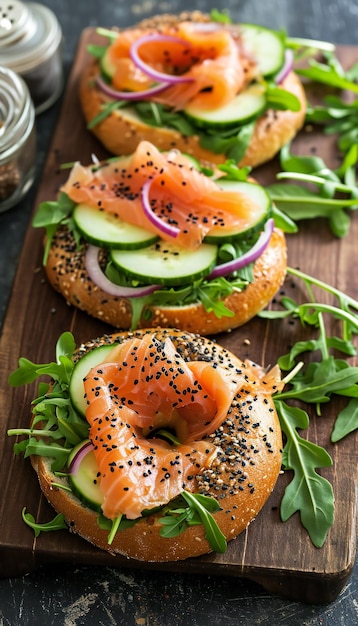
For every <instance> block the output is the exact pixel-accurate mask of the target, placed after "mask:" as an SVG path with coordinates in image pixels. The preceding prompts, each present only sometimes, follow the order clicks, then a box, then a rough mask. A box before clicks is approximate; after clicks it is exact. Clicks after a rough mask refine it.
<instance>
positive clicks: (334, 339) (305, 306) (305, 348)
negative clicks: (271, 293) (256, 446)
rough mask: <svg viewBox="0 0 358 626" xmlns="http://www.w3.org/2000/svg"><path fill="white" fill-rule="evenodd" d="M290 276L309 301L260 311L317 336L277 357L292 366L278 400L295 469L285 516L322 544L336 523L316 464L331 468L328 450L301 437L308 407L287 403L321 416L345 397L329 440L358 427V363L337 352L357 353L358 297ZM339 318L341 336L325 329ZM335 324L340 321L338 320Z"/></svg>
mask: <svg viewBox="0 0 358 626" xmlns="http://www.w3.org/2000/svg"><path fill="white" fill-rule="evenodd" d="M287 272H288V274H289V275H291V276H294V277H296V278H298V279H301V280H302V281H303V282H304V285H305V287H306V289H307V293H308V295H309V300H308V301H307V302H303V303H297V302H296V301H295V300H293V299H292V298H288V297H283V298H282V299H281V304H282V306H283V309H282V310H281V309H278V310H270V311H269V310H265V311H262V312H261V313H260V314H259V316H260V317H263V318H266V319H283V318H287V317H292V318H294V319H299V320H300V321H301V324H302V326H305V327H311V328H312V330H313V332H314V333H315V334H316V337H313V338H312V337H310V338H309V339H307V340H301V341H297V342H296V343H295V344H294V345H293V346H292V347H291V349H290V351H289V353H288V354H285V355H282V356H281V357H280V358H279V359H278V365H279V366H280V368H281V370H283V371H285V370H286V371H290V370H292V368H293V371H294V374H293V375H292V374H291V375H290V374H289V375H288V377H287V385H286V388H285V389H284V390H283V391H281V392H280V393H277V394H275V396H274V402H275V406H276V408H277V412H278V415H279V418H280V422H281V428H282V430H283V432H284V433H285V436H286V443H285V447H284V451H283V465H284V467H285V469H290V470H293V472H294V479H293V481H292V482H291V483H290V484H289V485H288V487H287V488H286V491H285V494H284V497H283V500H282V503H281V516H282V519H283V521H285V520H287V519H288V518H289V517H290V516H291V515H292V514H293V513H295V512H296V511H299V512H300V516H301V521H302V524H303V526H304V527H305V528H306V529H307V531H308V533H309V536H310V538H311V540H312V542H313V543H314V545H315V546H318V547H319V546H321V545H322V544H323V543H324V541H325V538H326V535H327V532H328V530H329V528H330V525H331V524H332V523H333V515H334V496H333V491H332V488H331V486H330V484H329V483H328V482H327V481H326V480H325V479H324V478H322V477H321V476H319V474H317V472H316V469H317V468H323V467H329V466H330V465H331V459H330V457H329V455H328V453H327V452H326V451H325V450H323V449H322V448H320V447H319V446H316V445H315V444H313V443H311V442H308V441H307V440H306V439H303V438H302V437H300V436H299V435H298V433H297V428H300V429H306V428H307V427H308V425H309V418H308V415H307V413H306V412H305V411H303V410H302V409H298V408H297V406H291V405H290V404H288V403H287V402H289V401H294V402H297V401H299V402H303V403H305V404H306V405H307V404H308V405H311V406H314V408H315V409H316V412H317V415H319V416H321V415H322V414H323V412H322V409H321V405H322V404H327V403H328V402H330V401H331V400H332V398H333V397H334V396H341V397H342V398H347V405H346V407H345V408H344V409H343V410H341V411H340V412H339V413H338V415H337V416H336V419H335V423H334V426H333V429H332V433H331V441H332V442H336V441H339V440H340V439H342V438H343V437H345V436H347V435H348V434H349V433H351V432H353V431H354V430H356V429H357V428H358V367H355V366H351V365H349V363H348V362H347V361H346V360H345V359H341V358H339V357H337V352H340V353H343V354H345V355H348V356H354V355H355V354H356V349H355V346H354V344H353V342H352V339H353V337H354V336H355V335H356V334H358V301H357V300H355V299H354V298H351V297H350V296H348V295H346V294H344V293H343V292H341V291H340V290H338V289H336V288H334V287H331V286H330V285H328V284H327V283H324V282H322V281H320V280H318V279H316V278H314V277H311V276H309V275H307V274H305V273H303V272H301V271H299V270H297V269H294V268H291V267H289V268H288V269H287ZM317 288H318V289H320V290H323V292H324V293H325V294H326V295H327V294H329V295H330V296H331V297H333V298H334V300H337V301H338V306H337V305H336V304H335V303H333V304H328V303H326V302H319V301H317V299H316V297H315V295H314V293H313V289H317ZM327 315H328V317H329V318H333V319H334V320H338V321H340V323H341V329H342V332H341V336H330V335H328V333H327V325H326V323H325V317H326V316H327ZM335 326H336V324H335ZM305 355H308V356H309V355H314V360H310V359H308V362H307V364H305V363H304V361H302V358H303V357H304V356H305Z"/></svg>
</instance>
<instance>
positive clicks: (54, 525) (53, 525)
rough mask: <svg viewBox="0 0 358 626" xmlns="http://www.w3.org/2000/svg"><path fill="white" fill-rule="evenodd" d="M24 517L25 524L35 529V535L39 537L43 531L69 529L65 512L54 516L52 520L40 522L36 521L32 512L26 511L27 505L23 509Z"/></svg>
mask: <svg viewBox="0 0 358 626" xmlns="http://www.w3.org/2000/svg"><path fill="white" fill-rule="evenodd" d="M22 519H23V520H24V522H25V524H27V525H28V526H30V528H32V529H33V531H34V533H35V537H38V536H39V534H40V533H41V532H49V531H53V530H65V529H68V526H67V524H66V522H65V518H64V515H63V513H59V514H58V515H56V517H54V518H53V520H51V521H50V522H46V523H44V524H38V523H37V522H36V521H35V518H34V516H33V515H31V513H26V507H24V508H23V509H22Z"/></svg>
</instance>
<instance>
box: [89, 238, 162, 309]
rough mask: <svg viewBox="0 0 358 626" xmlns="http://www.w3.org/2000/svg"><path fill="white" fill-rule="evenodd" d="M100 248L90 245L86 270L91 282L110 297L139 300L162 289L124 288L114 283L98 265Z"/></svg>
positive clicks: (158, 286)
mask: <svg viewBox="0 0 358 626" xmlns="http://www.w3.org/2000/svg"><path fill="white" fill-rule="evenodd" d="M99 250H100V249H99V248H97V247H96V246H92V245H89V246H88V248H87V251H86V258H85V263H86V270H87V273H88V275H89V277H90V279H91V280H93V282H94V283H95V285H97V287H99V288H100V289H102V291H104V292H105V293H108V294H109V295H110V296H118V297H119V298H139V297H140V296H147V295H149V294H150V293H153V291H156V290H157V289H160V285H146V286H145V287H122V286H121V285H116V284H115V283H112V282H111V281H110V280H109V279H108V278H107V276H105V274H104V273H103V272H102V269H101V267H100V265H99V263H98V253H99Z"/></svg>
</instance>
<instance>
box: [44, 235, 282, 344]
mask: <svg viewBox="0 0 358 626" xmlns="http://www.w3.org/2000/svg"><path fill="white" fill-rule="evenodd" d="M85 250H86V247H85V246H83V247H82V248H80V249H77V247H76V243H75V240H74V238H73V236H72V235H71V233H70V232H69V231H68V230H67V228H62V229H59V230H58V231H57V233H56V234H55V236H54V238H53V241H52V245H51V248H50V251H49V255H48V259H47V264H46V267H45V270H46V274H47V277H48V280H49V282H50V283H51V284H52V286H53V287H54V288H55V289H56V290H57V291H59V292H60V293H62V295H63V296H64V297H65V298H66V300H67V302H68V303H69V304H72V305H74V306H76V307H78V308H79V309H81V310H83V311H86V312H87V313H89V315H91V316H93V317H96V318H98V319H100V320H102V321H104V322H106V323H108V324H110V325H111V326H114V327H115V328H121V329H129V328H131V324H132V309H131V305H130V302H129V300H128V299H126V298H119V297H114V296H111V295H109V294H106V293H105V292H104V291H102V289H100V288H99V287H98V286H97V285H95V284H94V283H93V281H92V280H91V278H90V277H89V276H88V273H87V271H86V267H85ZM285 275H286V242H285V237H284V234H283V233H282V231H280V230H278V229H275V230H274V232H273V235H272V237H271V241H270V243H269V245H268V246H267V248H266V249H265V251H264V252H263V254H262V255H261V256H260V257H259V258H258V260H257V261H256V263H255V266H254V278H255V280H254V282H253V283H250V284H249V285H248V286H247V287H246V289H245V290H243V291H241V292H238V291H236V292H233V293H232V294H231V295H230V296H228V297H227V298H225V300H224V303H225V305H226V306H227V308H229V309H230V310H231V311H232V312H233V316H232V317H227V316H224V317H221V318H218V317H217V316H216V315H215V313H214V312H210V313H208V312H207V311H206V310H205V309H204V307H203V305H202V304H201V303H197V304H190V305H186V306H162V307H157V306H155V307H152V308H151V310H150V317H149V318H148V317H147V316H146V317H145V319H144V318H142V319H141V320H140V322H139V327H141V328H143V327H145V326H148V324H150V325H151V326H152V327H158V326H159V327H172V328H180V329H182V330H188V331H190V332H195V333H200V334H201V335H210V334H214V333H219V332H222V331H225V330H231V329H233V328H237V327H238V326H242V325H243V324H245V323H246V322H247V321H249V320H250V319H251V318H252V317H254V316H255V315H256V314H257V313H258V312H259V311H261V310H262V309H263V308H265V306H267V304H268V303H269V302H270V300H271V299H272V298H273V296H274V295H275V294H276V292H277V291H278V289H279V287H280V286H281V284H282V283H283V281H284V278H285ZM147 313H148V311H147ZM148 320H149V321H148Z"/></svg>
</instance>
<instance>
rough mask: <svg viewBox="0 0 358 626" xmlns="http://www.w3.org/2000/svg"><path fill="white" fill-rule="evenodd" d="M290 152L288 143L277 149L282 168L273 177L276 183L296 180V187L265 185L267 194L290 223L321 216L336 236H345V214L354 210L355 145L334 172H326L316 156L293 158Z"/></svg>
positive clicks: (357, 203) (357, 204)
mask: <svg viewBox="0 0 358 626" xmlns="http://www.w3.org/2000/svg"><path fill="white" fill-rule="evenodd" d="M290 150H291V146H290V144H286V145H285V146H284V147H283V148H282V149H281V152H280V164H281V168H282V169H281V171H280V172H279V173H278V174H277V176H276V178H277V179H278V180H279V181H285V180H287V179H289V180H290V181H293V180H296V181H297V183H300V184H296V183H294V182H278V183H273V184H271V185H269V186H268V187H267V191H268V192H269V194H270V196H271V199H272V201H273V202H274V204H275V206H276V207H277V209H278V210H279V211H280V212H281V214H282V213H283V214H285V215H286V216H287V217H288V218H289V219H290V220H292V221H293V222H294V223H296V222H298V221H300V220H304V219H316V218H318V217H321V218H322V217H323V218H325V219H327V221H328V224H329V226H330V229H331V231H332V233H333V234H334V235H335V236H336V237H339V238H341V237H344V236H346V235H347V233H348V231H349V227H350V216H349V213H348V211H353V210H355V209H357V208H358V186H357V183H356V178H355V167H356V164H357V162H358V145H355V146H352V148H351V149H350V150H349V151H348V152H347V154H346V156H345V157H344V159H343V161H342V163H341V165H340V167H339V168H337V169H336V170H332V169H330V168H329V167H328V166H327V165H326V163H325V161H324V160H323V159H322V158H321V157H319V156H314V155H306V156H297V155H293V154H292V153H291V151H290ZM312 187H313V189H312ZM284 230H285V227H284ZM291 232H292V231H291Z"/></svg>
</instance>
